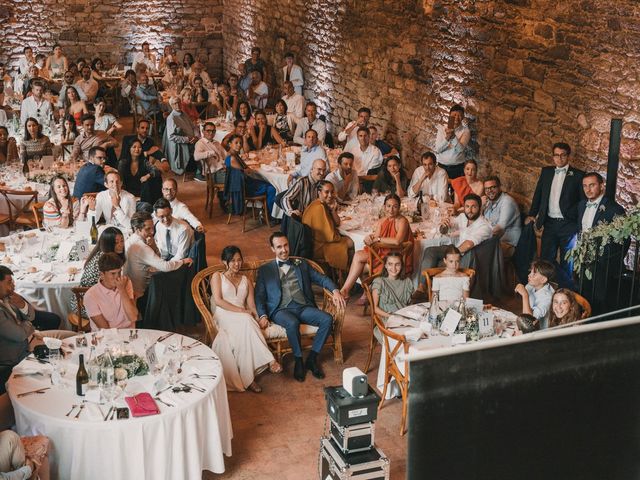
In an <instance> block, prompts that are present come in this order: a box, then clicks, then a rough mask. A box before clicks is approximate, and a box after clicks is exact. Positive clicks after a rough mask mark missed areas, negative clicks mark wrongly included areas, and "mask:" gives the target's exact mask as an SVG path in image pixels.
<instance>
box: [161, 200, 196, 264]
mask: <svg viewBox="0 0 640 480" xmlns="http://www.w3.org/2000/svg"><path fill="white" fill-rule="evenodd" d="M153 211H154V214H155V217H156V219H157V220H158V223H156V234H155V236H154V238H155V241H156V245H157V246H158V249H159V250H160V256H161V257H162V259H163V260H181V259H183V258H186V257H187V256H188V255H189V249H190V248H191V245H192V244H193V230H192V229H191V227H190V226H189V224H187V222H185V221H184V220H180V219H177V218H173V216H172V211H173V210H172V208H171V204H170V203H169V201H168V200H167V199H166V198H159V199H158V200H157V201H156V203H154V205H153Z"/></svg>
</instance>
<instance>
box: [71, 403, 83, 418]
mask: <svg viewBox="0 0 640 480" xmlns="http://www.w3.org/2000/svg"><path fill="white" fill-rule="evenodd" d="M83 409H84V400H83V401H82V403H81V404H80V409H79V410H78V413H76V416H75V417H73V418H79V417H80V414H81V413H82V410H83Z"/></svg>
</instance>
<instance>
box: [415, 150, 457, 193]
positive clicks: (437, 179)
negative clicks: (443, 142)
mask: <svg viewBox="0 0 640 480" xmlns="http://www.w3.org/2000/svg"><path fill="white" fill-rule="evenodd" d="M421 162H422V164H421V165H420V166H419V167H418V168H416V169H415V170H414V171H413V175H412V176H411V183H410V184H409V189H408V194H409V196H410V197H414V198H415V197H417V196H419V195H420V194H422V196H423V197H424V199H433V200H436V201H437V202H439V203H442V202H447V201H448V200H449V177H448V176H447V172H445V171H444V169H443V168H440V167H439V166H438V163H437V161H436V156H435V155H434V154H433V153H432V152H424V153H423V154H422V157H421Z"/></svg>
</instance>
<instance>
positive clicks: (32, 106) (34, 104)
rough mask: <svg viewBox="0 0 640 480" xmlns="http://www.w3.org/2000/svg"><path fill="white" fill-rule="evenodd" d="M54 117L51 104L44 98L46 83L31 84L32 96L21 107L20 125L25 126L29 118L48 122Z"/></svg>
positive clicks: (37, 81)
mask: <svg viewBox="0 0 640 480" xmlns="http://www.w3.org/2000/svg"><path fill="white" fill-rule="evenodd" d="M52 116H53V112H52V109H51V102H49V100H47V99H46V98H45V97H44V83H42V82H41V81H39V80H36V81H34V82H33V83H32V84H31V95H30V96H28V97H27V98H25V99H24V100H23V101H22V104H21V106H20V125H24V124H25V122H26V121H27V119H28V118H34V119H36V121H37V122H48V121H49V120H50V119H51V117H52Z"/></svg>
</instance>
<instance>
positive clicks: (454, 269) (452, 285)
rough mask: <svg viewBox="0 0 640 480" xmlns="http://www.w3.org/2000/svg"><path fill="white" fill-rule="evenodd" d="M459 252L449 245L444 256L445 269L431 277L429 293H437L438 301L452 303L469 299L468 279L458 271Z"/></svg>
mask: <svg viewBox="0 0 640 480" xmlns="http://www.w3.org/2000/svg"><path fill="white" fill-rule="evenodd" d="M461 256H462V255H461V254H460V250H458V249H457V248H456V247H455V246H453V245H450V246H449V247H448V248H447V250H446V252H445V255H444V266H445V269H444V271H443V272H442V273H439V274H438V275H436V276H435V277H433V284H432V286H431V291H432V292H434V293H436V292H437V293H438V301H439V302H446V303H449V304H450V303H452V302H455V301H456V300H459V299H460V298H461V297H464V298H469V283H470V280H471V279H470V278H469V276H468V275H466V274H465V273H464V272H462V271H461V270H460V257H461Z"/></svg>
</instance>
